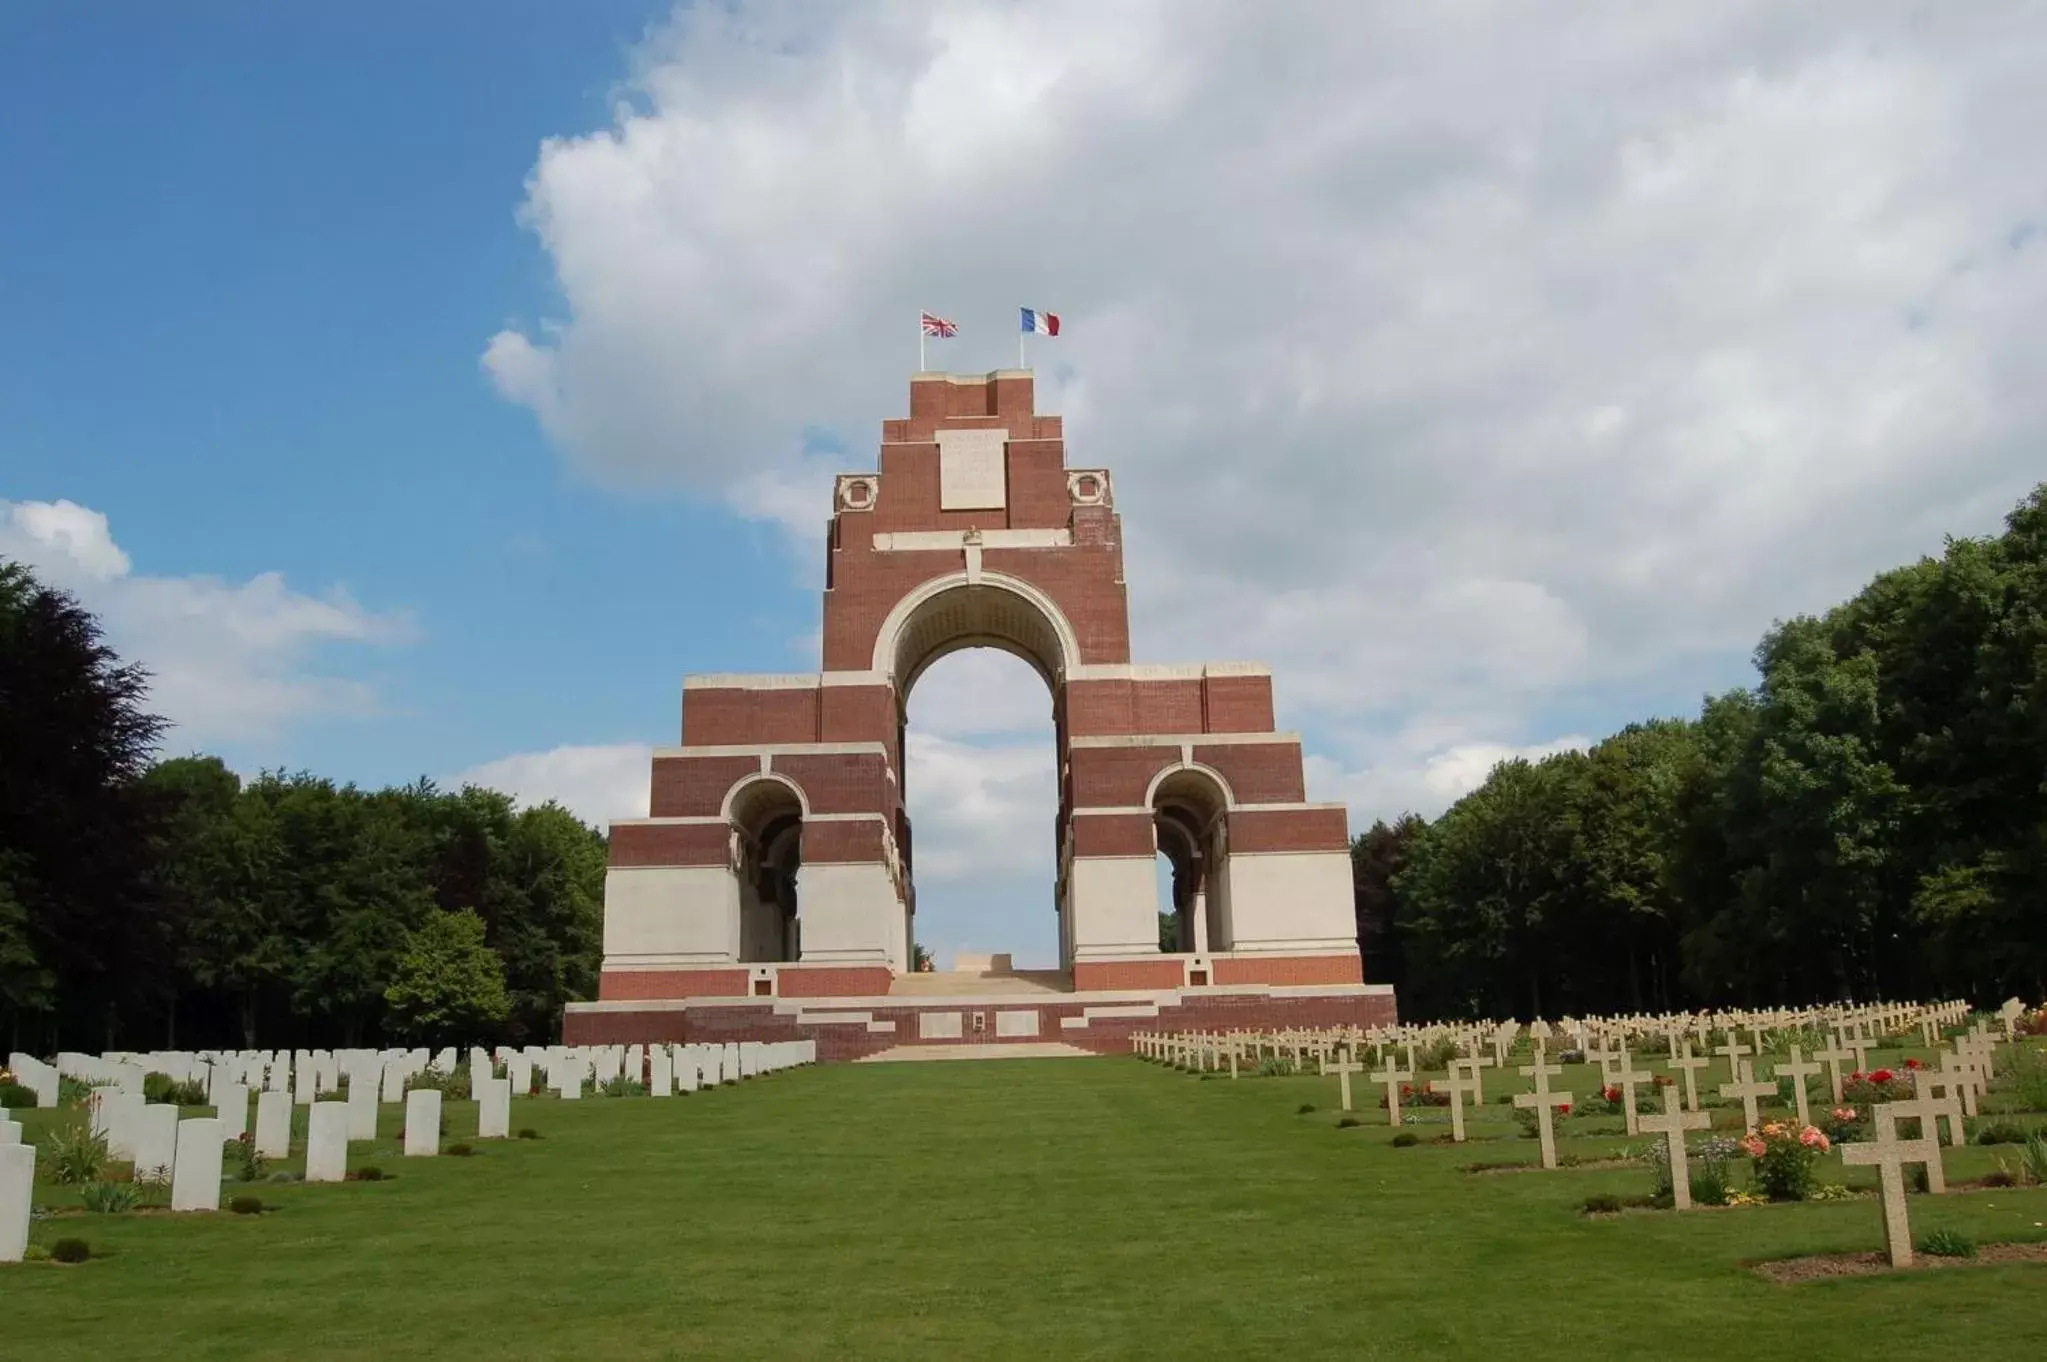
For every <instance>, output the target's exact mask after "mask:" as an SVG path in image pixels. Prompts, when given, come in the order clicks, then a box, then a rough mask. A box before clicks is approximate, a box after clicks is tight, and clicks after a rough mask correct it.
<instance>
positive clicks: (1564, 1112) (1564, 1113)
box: [1557, 1102, 1571, 1116]
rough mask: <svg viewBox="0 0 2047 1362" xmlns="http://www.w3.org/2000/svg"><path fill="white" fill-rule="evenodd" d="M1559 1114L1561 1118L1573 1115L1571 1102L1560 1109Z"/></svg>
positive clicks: (1558, 1109)
mask: <svg viewBox="0 0 2047 1362" xmlns="http://www.w3.org/2000/svg"><path fill="white" fill-rule="evenodd" d="M1557 1114H1558V1115H1559V1116H1569V1115H1570V1114H1571V1104H1570V1103H1569V1102H1566V1103H1564V1104H1563V1105H1562V1106H1560V1107H1558V1108H1557Z"/></svg>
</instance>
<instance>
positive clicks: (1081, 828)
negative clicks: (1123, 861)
mask: <svg viewBox="0 0 2047 1362" xmlns="http://www.w3.org/2000/svg"><path fill="white" fill-rule="evenodd" d="M1157 853H1158V844H1157V843H1156V842H1155V841H1154V840H1153V837H1152V830H1151V815H1150V814H1148V813H1101V814H1088V815H1086V816H1085V817H1081V818H1076V819H1074V820H1073V854H1074V856H1075V857H1082V856H1152V855H1156V854H1157Z"/></svg>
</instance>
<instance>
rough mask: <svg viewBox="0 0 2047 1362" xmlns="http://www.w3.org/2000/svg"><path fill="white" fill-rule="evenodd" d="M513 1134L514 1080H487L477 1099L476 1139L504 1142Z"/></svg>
mask: <svg viewBox="0 0 2047 1362" xmlns="http://www.w3.org/2000/svg"><path fill="white" fill-rule="evenodd" d="M511 1133H512V1080H511V1079H509V1078H486V1079H484V1080H483V1091H482V1092H480V1093H478V1094H477V1098H476V1138H477V1139H479V1140H502V1139H504V1138H505V1137H506V1136H508V1135H510V1134H511Z"/></svg>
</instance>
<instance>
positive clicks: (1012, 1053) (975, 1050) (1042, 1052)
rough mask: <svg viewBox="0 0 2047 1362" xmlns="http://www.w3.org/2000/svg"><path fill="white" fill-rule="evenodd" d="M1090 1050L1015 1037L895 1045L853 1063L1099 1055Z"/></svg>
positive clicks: (1096, 1056)
mask: <svg viewBox="0 0 2047 1362" xmlns="http://www.w3.org/2000/svg"><path fill="white" fill-rule="evenodd" d="M1099 1058H1101V1056H1100V1055H1097V1054H1096V1053H1095V1052H1094V1051H1092V1050H1083V1049H1081V1048H1080V1047H1079V1046H1078V1045H1062V1044H1060V1043H1059V1042H1058V1041H1016V1042H1012V1043H1007V1044H990V1045H895V1046H891V1047H889V1048H888V1049H886V1050H883V1051H882V1052H881V1053H879V1054H873V1055H864V1056H862V1057H861V1058H859V1059H856V1060H854V1061H853V1062H854V1063H855V1064H894V1063H898V1062H901V1061H904V1060H918V1059H1099Z"/></svg>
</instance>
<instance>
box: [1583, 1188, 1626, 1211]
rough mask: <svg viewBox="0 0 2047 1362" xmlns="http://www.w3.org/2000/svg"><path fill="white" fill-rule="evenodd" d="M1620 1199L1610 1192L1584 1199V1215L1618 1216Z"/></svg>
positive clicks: (1599, 1193) (1598, 1193)
mask: <svg viewBox="0 0 2047 1362" xmlns="http://www.w3.org/2000/svg"><path fill="white" fill-rule="evenodd" d="M1620 1213H1621V1199H1620V1198H1619V1197H1617V1196H1615V1195H1614V1194H1613V1193H1611V1192H1596V1193H1594V1194H1593V1195H1591V1196H1588V1197H1586V1198H1585V1214H1586V1215H1619V1214H1620Z"/></svg>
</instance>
